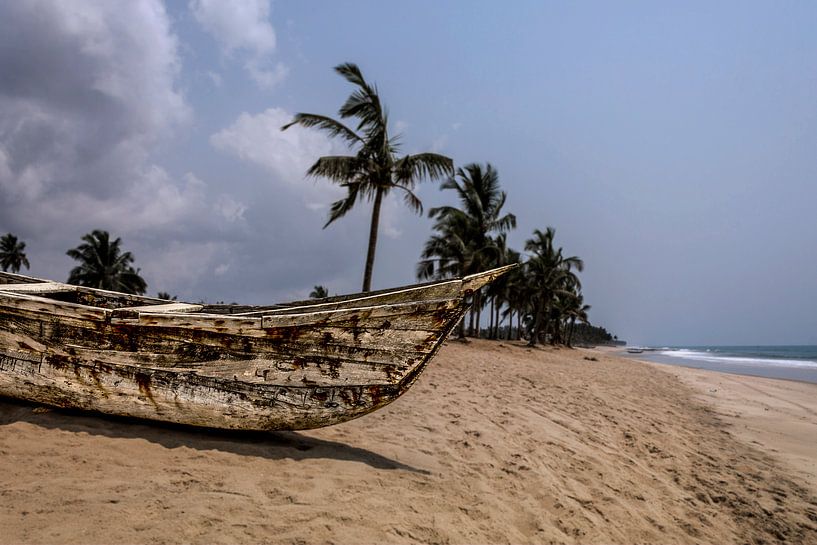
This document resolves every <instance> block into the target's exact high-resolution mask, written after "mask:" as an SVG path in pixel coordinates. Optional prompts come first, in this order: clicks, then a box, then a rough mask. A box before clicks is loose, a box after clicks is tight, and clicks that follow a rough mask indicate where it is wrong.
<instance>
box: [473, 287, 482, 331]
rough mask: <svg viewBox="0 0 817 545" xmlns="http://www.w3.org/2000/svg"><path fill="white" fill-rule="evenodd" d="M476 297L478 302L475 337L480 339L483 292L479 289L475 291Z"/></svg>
mask: <svg viewBox="0 0 817 545" xmlns="http://www.w3.org/2000/svg"><path fill="white" fill-rule="evenodd" d="M474 299H475V300H476V302H477V329H476V331H475V332H474V337H476V338H477V339H479V321H480V320H481V319H482V292H481V291H479V290H477V291H476V293H474Z"/></svg>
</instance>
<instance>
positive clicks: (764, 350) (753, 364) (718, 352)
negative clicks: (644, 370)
mask: <svg viewBox="0 0 817 545" xmlns="http://www.w3.org/2000/svg"><path fill="white" fill-rule="evenodd" d="M627 357H636V358H641V359H646V360H650V361H655V362H659V363H668V364H671V365H682V366H684V367H696V368H699V369H709V370H712V371H721V372H724V373H735V374H738V375H751V376H760V377H769V378H781V379H788V380H800V381H805V382H813V383H817V346H664V347H649V348H648V349H647V351H645V352H643V353H641V354H627Z"/></svg>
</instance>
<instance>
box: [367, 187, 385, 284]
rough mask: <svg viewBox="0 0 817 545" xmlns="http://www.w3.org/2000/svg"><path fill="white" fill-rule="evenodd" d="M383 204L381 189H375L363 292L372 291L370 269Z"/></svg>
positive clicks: (372, 266) (372, 265)
mask: <svg viewBox="0 0 817 545" xmlns="http://www.w3.org/2000/svg"><path fill="white" fill-rule="evenodd" d="M382 202H383V188H380V187H379V188H377V193H376V194H375V197H374V205H373V206H372V225H371V227H370V228H369V251H368V252H367V253H366V270H365V272H364V273H363V291H364V292H366V291H371V289H372V269H374V251H375V249H376V248H377V228H378V225H379V224H380V204H381V203H382Z"/></svg>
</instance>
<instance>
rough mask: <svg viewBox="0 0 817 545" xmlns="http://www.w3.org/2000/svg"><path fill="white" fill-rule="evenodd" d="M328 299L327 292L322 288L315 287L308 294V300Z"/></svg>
mask: <svg viewBox="0 0 817 545" xmlns="http://www.w3.org/2000/svg"><path fill="white" fill-rule="evenodd" d="M326 297H329V290H328V289H326V288H325V287H323V286H315V287H314V288H313V289H312V291H311V292H310V293H309V298H310V299H324V298H326Z"/></svg>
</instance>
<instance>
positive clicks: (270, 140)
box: [210, 108, 349, 209]
mask: <svg viewBox="0 0 817 545" xmlns="http://www.w3.org/2000/svg"><path fill="white" fill-rule="evenodd" d="M292 117H293V115H292V114H291V113H289V112H287V111H286V110H284V109H282V108H269V109H268V110H265V111H263V112H261V113H259V114H256V115H251V114H248V113H246V112H244V113H242V114H241V115H240V116H238V119H236V120H235V121H234V122H233V124H232V125H230V126H229V127H226V128H224V129H222V130H221V131H219V132H217V133H215V134H214V135H212V136H211V137H210V143H211V144H212V145H213V146H214V147H215V148H217V149H219V150H221V151H224V152H227V153H229V154H231V155H234V156H235V157H238V158H239V159H241V160H242V161H246V162H248V163H252V164H255V165H257V166H260V167H261V168H263V169H264V170H266V171H267V172H269V173H271V174H273V176H274V179H275V181H277V182H279V183H284V184H288V185H291V186H297V187H303V188H304V191H305V192H308V189H307V188H309V187H310V186H312V184H307V183H304V177H305V175H306V171H307V170H308V169H309V167H310V166H312V164H313V163H314V162H315V160H317V159H318V157H321V156H324V155H337V154H346V153H349V150H348V149H347V148H346V147H345V146H344V145H342V144H340V143H339V142H337V141H335V140H330V139H329V138H328V137H327V136H326V135H324V134H323V133H321V132H319V131H317V130H314V129H304V128H301V127H298V126H295V127H290V128H289V129H287V130H286V131H282V130H281V127H282V126H284V125H285V124H287V123H289V122H290V121H292ZM332 187H333V188H334V189H333V190H330V192H327V191H326V190H323V189H322V190H321V191H320V193H319V195H321V196H322V197H323V198H318V199H309V201H308V202H309V203H310V208H313V209H314V208H316V205H318V206H317V207H318V208H319V207H320V205H321V203H326V202H328V201H327V197H329V198H337V197H338V196H339V195H342V194H343V191H342V190H341V189H340V188H338V187H336V186H332Z"/></svg>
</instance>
